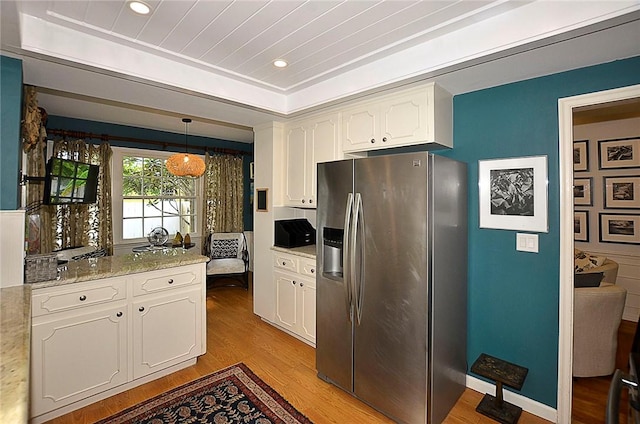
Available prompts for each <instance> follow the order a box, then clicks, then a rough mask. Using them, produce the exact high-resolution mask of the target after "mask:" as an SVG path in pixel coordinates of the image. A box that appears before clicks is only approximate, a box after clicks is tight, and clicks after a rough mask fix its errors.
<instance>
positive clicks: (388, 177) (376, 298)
mask: <svg viewBox="0 0 640 424" xmlns="http://www.w3.org/2000/svg"><path fill="white" fill-rule="evenodd" d="M428 168H429V166H428V155H427V154H426V153H415V154H401V155H391V156H380V157H369V158H365V159H357V160H355V173H354V179H355V184H354V191H355V193H354V197H355V198H360V199H361V202H362V203H361V204H359V203H358V202H356V207H358V208H360V211H361V213H359V214H358V219H357V225H358V231H357V234H356V241H355V243H354V244H355V246H354V247H355V251H356V266H355V274H356V281H357V282H358V284H356V291H357V292H358V301H357V302H356V303H358V304H359V307H358V308H357V309H358V310H357V311H356V322H357V325H356V327H355V341H354V344H355V346H354V352H355V357H354V373H355V375H354V381H355V383H354V384H355V389H354V392H355V395H356V396H357V397H359V398H360V399H362V400H364V401H365V402H367V403H369V404H371V405H373V406H374V407H375V408H376V409H378V410H380V411H381V412H383V413H384V414H386V415H388V416H390V417H392V418H393V419H394V420H396V421H398V422H401V423H425V422H426V404H427V340H428V339H427V332H428V329H427V325H428V278H427V275H428V269H427V222H428V216H427V213H428V211H427V189H426V182H427V174H428ZM358 200H359V199H358ZM358 318H359V320H358Z"/></svg>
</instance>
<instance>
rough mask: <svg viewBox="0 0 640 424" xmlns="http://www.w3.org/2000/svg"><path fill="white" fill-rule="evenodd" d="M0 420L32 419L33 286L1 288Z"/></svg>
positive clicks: (18, 420)
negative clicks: (30, 410)
mask: <svg viewBox="0 0 640 424" xmlns="http://www.w3.org/2000/svg"><path fill="white" fill-rule="evenodd" d="M0 342H1V344H0V423H26V422H28V419H29V410H28V406H29V350H30V342H31V287H30V286H29V285H20V286H15V287H5V288H2V289H0Z"/></svg>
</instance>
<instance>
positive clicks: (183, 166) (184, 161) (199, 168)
mask: <svg viewBox="0 0 640 424" xmlns="http://www.w3.org/2000/svg"><path fill="white" fill-rule="evenodd" d="M182 122H184V151H185V152H184V153H175V154H173V155H171V156H169V159H167V170H168V171H169V172H170V173H171V174H173V175H175V176H176V177H199V176H200V175H202V174H204V170H205V165H204V161H203V160H202V158H201V157H200V156H198V155H192V154H190V153H189V151H188V150H187V126H188V125H189V123H190V122H191V119H189V118H182Z"/></svg>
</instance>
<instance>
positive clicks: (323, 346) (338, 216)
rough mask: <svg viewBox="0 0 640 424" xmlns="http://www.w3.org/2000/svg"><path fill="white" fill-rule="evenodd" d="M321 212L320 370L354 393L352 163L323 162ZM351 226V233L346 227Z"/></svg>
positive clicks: (318, 225) (319, 175)
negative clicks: (350, 263) (350, 250)
mask: <svg viewBox="0 0 640 424" xmlns="http://www.w3.org/2000/svg"><path fill="white" fill-rule="evenodd" d="M317 184H318V186H317V205H318V206H317V211H316V230H317V231H316V234H317V242H316V246H317V251H316V270H317V272H316V290H317V291H316V296H317V297H316V369H317V370H318V376H319V377H320V378H322V379H324V380H327V381H330V382H332V383H333V384H335V385H337V386H338V387H341V388H342V389H344V390H347V391H349V392H352V391H353V327H352V319H351V316H352V314H353V312H352V311H353V307H352V306H351V303H350V297H351V286H350V282H349V279H348V274H349V272H348V271H349V269H348V264H345V263H344V258H345V257H346V255H347V251H348V248H349V244H348V240H347V237H346V235H347V234H348V227H349V225H350V222H351V205H352V201H353V194H352V192H353V161H352V160H346V161H338V162H328V163H321V164H318V172H317ZM345 229H346V231H345Z"/></svg>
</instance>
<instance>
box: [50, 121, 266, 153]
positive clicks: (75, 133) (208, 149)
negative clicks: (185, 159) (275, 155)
mask: <svg viewBox="0 0 640 424" xmlns="http://www.w3.org/2000/svg"><path fill="white" fill-rule="evenodd" d="M47 134H52V135H59V136H61V137H72V138H93V139H96V140H101V141H109V140H115V141H125V142H127V141H128V142H132V143H142V144H151V145H154V146H162V147H163V149H166V148H167V147H168V146H172V147H185V145H184V144H182V143H173V142H165V141H155V140H147V139H144V138H133V137H122V136H118V135H109V134H94V133H90V132H85V131H69V130H60V129H55V128H54V129H48V128H47ZM189 149H198V150H204V151H205V152H213V153H224V154H227V155H244V156H253V152H246V151H243V150H236V149H227V148H224V147H208V146H198V145H190V146H189Z"/></svg>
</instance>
